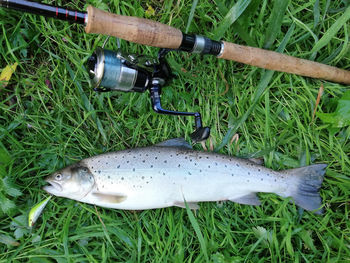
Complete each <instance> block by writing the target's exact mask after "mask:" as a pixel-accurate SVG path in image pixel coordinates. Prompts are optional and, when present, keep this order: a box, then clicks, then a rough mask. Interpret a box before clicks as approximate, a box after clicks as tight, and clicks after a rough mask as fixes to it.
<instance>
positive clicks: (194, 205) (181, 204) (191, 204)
mask: <svg viewBox="0 0 350 263" xmlns="http://www.w3.org/2000/svg"><path fill="white" fill-rule="evenodd" d="M186 203H187V205H188V207H189V208H190V209H192V210H198V209H199V205H198V204H197V203H196V202H186ZM174 206H178V207H181V208H186V205H185V203H184V202H175V203H174Z"/></svg>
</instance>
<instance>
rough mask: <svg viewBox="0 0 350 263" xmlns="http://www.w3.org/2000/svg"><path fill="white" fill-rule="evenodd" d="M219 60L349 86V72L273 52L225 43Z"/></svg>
mask: <svg viewBox="0 0 350 263" xmlns="http://www.w3.org/2000/svg"><path fill="white" fill-rule="evenodd" d="M219 58H223V59H228V60H234V61H237V62H241V63H244V64H248V65H252V66H256V67H260V68H265V69H271V70H276V71H281V72H288V73H293V74H297V75H301V76H306V77H312V78H317V79H324V80H329V81H334V82H337V83H344V84H348V85H349V84H350V71H347V70H343V69H339V68H336V67H332V66H328V65H325V64H321V63H317V62H313V61H310V60H306V59H300V58H296V57H292V56H288V55H284V54H280V53H277V52H274V51H269V50H264V49H260V48H254V47H247V46H241V45H237V44H233V43H228V42H225V41H224V52H223V53H222V55H221V56H219Z"/></svg>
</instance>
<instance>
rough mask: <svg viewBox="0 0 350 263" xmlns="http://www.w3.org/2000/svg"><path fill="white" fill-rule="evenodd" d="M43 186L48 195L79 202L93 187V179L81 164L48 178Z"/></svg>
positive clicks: (86, 168) (87, 169)
mask: <svg viewBox="0 0 350 263" xmlns="http://www.w3.org/2000/svg"><path fill="white" fill-rule="evenodd" d="M45 181H46V182H47V183H49V184H50V185H47V186H44V188H43V189H44V190H45V191H46V192H48V193H49V194H52V195H56V196H62V197H67V198H70V199H75V200H79V199H81V198H83V197H84V196H86V195H87V194H88V193H89V192H90V191H91V190H92V189H93V187H94V185H95V179H94V176H93V174H92V173H91V172H90V170H89V168H88V167H86V166H85V165H82V164H79V163H77V164H74V165H71V166H68V167H66V168H64V169H61V170H59V171H57V172H55V173H54V174H52V175H50V176H48V177H47V178H46V179H45Z"/></svg>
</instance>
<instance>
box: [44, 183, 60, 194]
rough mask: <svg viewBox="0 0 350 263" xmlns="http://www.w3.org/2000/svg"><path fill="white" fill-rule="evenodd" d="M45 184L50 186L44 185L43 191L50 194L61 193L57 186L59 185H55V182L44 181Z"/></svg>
mask: <svg viewBox="0 0 350 263" xmlns="http://www.w3.org/2000/svg"><path fill="white" fill-rule="evenodd" d="M45 181H46V182H47V183H49V184H50V185H46V186H44V187H43V189H44V190H45V191H46V192H48V193H50V194H52V193H54V192H62V190H63V189H62V186H61V185H60V184H59V183H56V182H53V181H50V180H45Z"/></svg>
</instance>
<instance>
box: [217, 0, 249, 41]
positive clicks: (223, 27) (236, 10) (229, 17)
mask: <svg viewBox="0 0 350 263" xmlns="http://www.w3.org/2000/svg"><path fill="white" fill-rule="evenodd" d="M250 2H251V0H239V1H237V3H235V4H233V6H232V7H231V9H230V11H228V13H227V14H226V16H225V17H224V19H223V20H222V21H221V22H220V23H219V26H218V27H217V28H216V29H215V30H214V39H215V40H219V39H220V38H222V37H223V35H224V34H225V32H226V31H227V29H229V27H230V26H231V25H232V24H233V23H234V22H235V21H236V20H237V19H238V18H239V17H240V16H241V15H242V13H243V12H244V10H245V9H246V8H247V7H248V5H249V4H250Z"/></svg>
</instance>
